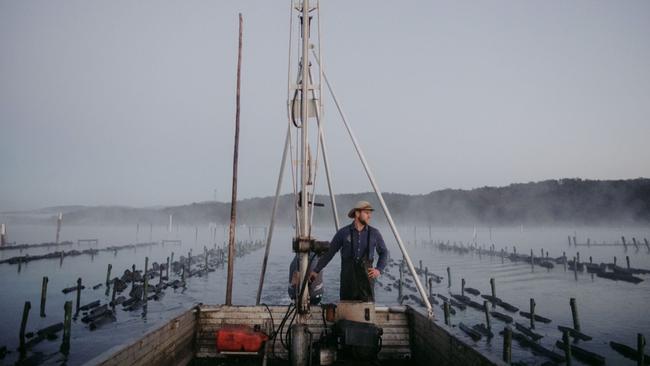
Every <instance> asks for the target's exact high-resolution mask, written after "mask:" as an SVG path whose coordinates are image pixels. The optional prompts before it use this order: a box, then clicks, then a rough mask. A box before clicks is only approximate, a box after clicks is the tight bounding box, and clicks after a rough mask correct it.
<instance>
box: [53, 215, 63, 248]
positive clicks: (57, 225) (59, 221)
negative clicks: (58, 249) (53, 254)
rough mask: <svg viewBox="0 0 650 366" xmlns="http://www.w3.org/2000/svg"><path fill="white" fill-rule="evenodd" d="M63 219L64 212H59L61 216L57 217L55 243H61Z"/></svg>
mask: <svg viewBox="0 0 650 366" xmlns="http://www.w3.org/2000/svg"><path fill="white" fill-rule="evenodd" d="M62 221H63V213H61V212H59V216H58V217H57V219H56V241H55V243H57V244H59V235H60V234H61V222H62Z"/></svg>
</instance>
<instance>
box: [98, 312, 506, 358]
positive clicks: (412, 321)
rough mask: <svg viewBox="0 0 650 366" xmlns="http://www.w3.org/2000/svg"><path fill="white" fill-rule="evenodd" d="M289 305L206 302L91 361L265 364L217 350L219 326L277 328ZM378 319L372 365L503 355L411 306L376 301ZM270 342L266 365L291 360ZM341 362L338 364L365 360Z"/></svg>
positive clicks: (315, 318)
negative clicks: (378, 334)
mask: <svg viewBox="0 0 650 366" xmlns="http://www.w3.org/2000/svg"><path fill="white" fill-rule="evenodd" d="M286 311H287V306H286V305H285V306H268V308H267V307H266V306H225V305H201V306H197V307H195V308H193V309H191V310H188V311H186V312H185V313H183V314H181V315H179V316H177V317H175V318H174V319H172V320H170V321H169V322H167V323H166V324H164V325H162V326H161V327H159V328H158V329H155V330H153V331H151V332H149V333H147V334H145V335H144V336H143V337H141V338H140V339H138V340H136V341H134V342H132V343H131V344H129V345H123V346H118V347H115V348H113V349H110V350H108V351H106V352H105V353H103V354H101V355H99V356H98V357H96V358H95V359H93V360H91V361H89V362H88V363H87V365H105V366H109V365H125V364H128V365H170V366H171V365H183V366H184V365H199V366H200V365H207V364H210V365H248V364H251V365H252V364H258V365H259V364H261V358H260V357H258V358H252V357H238V358H229V357H228V356H225V355H222V354H219V353H217V350H216V346H215V336H214V334H215V332H216V331H217V330H218V329H220V328H222V327H224V326H229V325H235V324H237V325H248V326H251V327H253V326H258V327H259V328H260V329H261V330H263V331H264V332H265V333H267V334H271V333H272V331H273V330H274V329H277V328H278V326H279V324H280V322H281V321H282V318H283V317H284V315H285V313H286ZM375 323H376V324H377V325H378V326H379V327H381V328H382V329H383V336H382V348H381V351H380V352H379V355H378V360H377V361H376V362H372V363H367V364H368V365H426V364H437V365H500V364H502V363H501V362H500V361H498V360H495V359H493V358H492V357H490V356H488V355H484V354H481V353H480V352H479V351H478V350H476V349H475V348H474V347H473V346H472V345H471V344H470V343H469V342H467V341H466V340H465V338H466V337H465V336H464V335H462V334H460V333H458V332H457V331H456V330H455V329H452V328H450V327H447V326H445V325H444V324H440V323H439V322H436V321H430V320H429V319H427V317H426V315H424V314H423V313H422V312H421V311H420V310H417V309H414V308H412V307H409V306H405V307H398V308H388V307H381V306H377V307H375ZM307 324H308V327H309V330H310V332H311V333H312V334H313V335H314V341H316V340H318V338H319V337H320V335H321V333H322V332H323V331H324V330H325V329H327V330H328V331H331V328H332V326H333V325H334V323H331V322H324V319H323V317H322V314H321V311H320V309H319V308H315V309H313V310H312V316H311V319H310V320H308V323H307ZM287 330H288V327H286V326H285V327H284V330H283V331H282V332H281V334H279V335H278V337H276V338H277V341H276V342H275V343H273V342H272V341H271V342H270V343H268V345H267V356H268V359H267V365H285V364H288V362H287V361H286V360H287V359H288V352H287V351H286V349H285V348H284V346H283V345H282V344H281V342H280V339H279V337H280V336H281V335H282V336H284V334H285V332H286V331H287ZM360 364H361V363H359V362H341V361H339V362H338V363H336V365H360Z"/></svg>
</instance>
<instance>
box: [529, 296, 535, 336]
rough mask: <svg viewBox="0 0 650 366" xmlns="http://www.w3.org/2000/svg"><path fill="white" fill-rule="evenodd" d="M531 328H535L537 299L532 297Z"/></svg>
mask: <svg viewBox="0 0 650 366" xmlns="http://www.w3.org/2000/svg"><path fill="white" fill-rule="evenodd" d="M530 329H535V299H532V298H531V299H530Z"/></svg>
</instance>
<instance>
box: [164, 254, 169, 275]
mask: <svg viewBox="0 0 650 366" xmlns="http://www.w3.org/2000/svg"><path fill="white" fill-rule="evenodd" d="M165 277H167V281H169V257H167V265H166V266H165Z"/></svg>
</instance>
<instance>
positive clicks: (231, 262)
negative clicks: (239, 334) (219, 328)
mask: <svg viewBox="0 0 650 366" xmlns="http://www.w3.org/2000/svg"><path fill="white" fill-rule="evenodd" d="M242 27H243V19H242V15H241V13H239V49H238V52H237V97H236V103H237V109H236V112H235V148H234V153H233V164H232V200H231V204H230V230H229V233H228V279H227V283H226V305H232V278H233V272H234V269H235V225H236V222H237V159H238V158H239V107H240V90H241V50H242Z"/></svg>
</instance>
